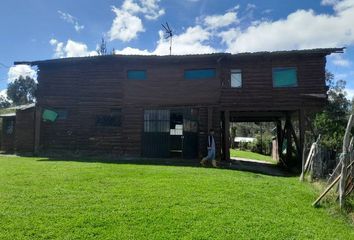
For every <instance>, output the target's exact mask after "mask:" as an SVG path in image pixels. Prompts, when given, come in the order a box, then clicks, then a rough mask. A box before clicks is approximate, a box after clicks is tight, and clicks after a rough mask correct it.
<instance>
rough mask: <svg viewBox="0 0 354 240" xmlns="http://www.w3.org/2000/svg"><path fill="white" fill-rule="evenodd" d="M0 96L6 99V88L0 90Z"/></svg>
mask: <svg viewBox="0 0 354 240" xmlns="http://www.w3.org/2000/svg"><path fill="white" fill-rule="evenodd" d="M0 98H4V99H8V97H7V89H2V90H0Z"/></svg>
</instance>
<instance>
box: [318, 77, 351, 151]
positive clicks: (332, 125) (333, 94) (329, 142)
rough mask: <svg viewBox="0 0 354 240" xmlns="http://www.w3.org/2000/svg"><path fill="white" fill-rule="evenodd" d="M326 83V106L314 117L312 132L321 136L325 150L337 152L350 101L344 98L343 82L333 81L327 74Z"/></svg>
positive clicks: (344, 83) (341, 139)
mask: <svg viewBox="0 0 354 240" xmlns="http://www.w3.org/2000/svg"><path fill="white" fill-rule="evenodd" d="M326 81H327V85H328V87H329V90H328V99H327V104H326V106H325V109H324V111H323V112H321V113H319V114H317V115H316V116H315V119H314V130H315V133H316V134H321V138H322V143H323V144H324V145H325V146H326V147H327V148H329V149H332V150H339V149H340V147H341V143H342V141H343V136H344V132H345V127H346V123H347V120H348V114H349V113H350V101H349V100H348V99H347V98H346V92H345V85H346V82H345V81H344V80H338V81H335V80H334V75H333V74H332V73H330V72H327V73H326Z"/></svg>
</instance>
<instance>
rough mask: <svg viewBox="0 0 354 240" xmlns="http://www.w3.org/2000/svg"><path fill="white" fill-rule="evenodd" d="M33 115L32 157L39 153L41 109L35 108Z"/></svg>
mask: <svg viewBox="0 0 354 240" xmlns="http://www.w3.org/2000/svg"><path fill="white" fill-rule="evenodd" d="M34 111H35V113H34V149H33V153H34V155H37V154H38V152H39V145H40V134H41V121H42V109H41V107H35V110H34Z"/></svg>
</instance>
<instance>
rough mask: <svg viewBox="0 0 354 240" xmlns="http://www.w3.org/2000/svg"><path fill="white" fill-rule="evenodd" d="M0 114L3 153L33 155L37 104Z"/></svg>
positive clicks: (15, 108) (13, 108) (11, 109)
mask: <svg viewBox="0 0 354 240" xmlns="http://www.w3.org/2000/svg"><path fill="white" fill-rule="evenodd" d="M6 111H7V112H9V113H4V114H0V119H1V122H2V124H1V130H2V131H1V142H0V143H1V151H3V152H6V153H13V152H18V153H33V150H34V134H35V131H34V129H35V104H26V105H21V106H16V107H12V108H8V109H6Z"/></svg>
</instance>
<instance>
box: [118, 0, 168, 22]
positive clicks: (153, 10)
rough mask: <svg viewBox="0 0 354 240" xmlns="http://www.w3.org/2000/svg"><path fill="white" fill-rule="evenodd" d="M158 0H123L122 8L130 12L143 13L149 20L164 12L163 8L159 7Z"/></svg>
mask: <svg viewBox="0 0 354 240" xmlns="http://www.w3.org/2000/svg"><path fill="white" fill-rule="evenodd" d="M159 2H160V0H140V1H138V2H136V1H135V0H125V1H124V2H123V4H122V10H124V11H127V12H129V13H131V14H137V13H143V15H144V17H145V18H146V19H149V20H155V19H157V18H159V17H160V16H162V15H164V14H165V10H164V9H160V7H159V5H158V3H159Z"/></svg>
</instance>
